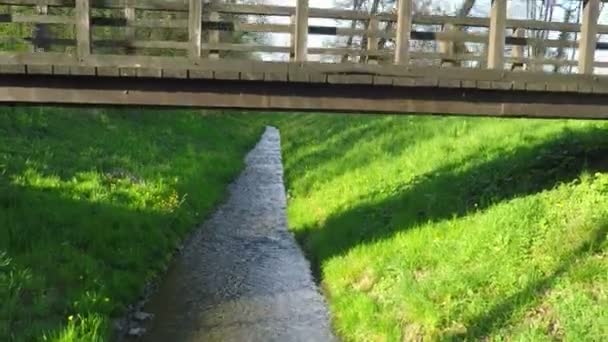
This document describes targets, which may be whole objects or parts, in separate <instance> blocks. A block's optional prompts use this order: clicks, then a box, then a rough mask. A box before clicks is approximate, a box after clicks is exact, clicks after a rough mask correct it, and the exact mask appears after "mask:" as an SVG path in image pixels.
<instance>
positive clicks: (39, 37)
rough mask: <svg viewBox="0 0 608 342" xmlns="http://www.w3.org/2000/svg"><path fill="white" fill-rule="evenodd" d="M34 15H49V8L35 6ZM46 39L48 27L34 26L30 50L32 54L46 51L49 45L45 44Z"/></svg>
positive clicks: (46, 6) (43, 25) (44, 25)
mask: <svg viewBox="0 0 608 342" xmlns="http://www.w3.org/2000/svg"><path fill="white" fill-rule="evenodd" d="M36 14H38V15H47V14H49V6H48V5H37V6H36ZM46 38H48V25H46V24H36V25H35V26H34V40H33V42H32V43H33V46H32V50H33V52H44V51H45V50H48V48H49V47H50V44H49V43H47V42H45V41H44V40H45V39H46Z"/></svg>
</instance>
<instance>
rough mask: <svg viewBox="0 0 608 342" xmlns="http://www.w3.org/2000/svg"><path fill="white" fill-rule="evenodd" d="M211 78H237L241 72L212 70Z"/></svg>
mask: <svg viewBox="0 0 608 342" xmlns="http://www.w3.org/2000/svg"><path fill="white" fill-rule="evenodd" d="M213 78H214V79H216V80H230V81H232V80H239V79H240V78H241V73H240V72H238V71H214V72H213Z"/></svg>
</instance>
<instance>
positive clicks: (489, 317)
mask: <svg viewBox="0 0 608 342" xmlns="http://www.w3.org/2000/svg"><path fill="white" fill-rule="evenodd" d="M606 234H608V224H607V223H604V224H603V225H601V226H600V227H599V228H597V229H596V230H595V231H594V233H593V236H591V238H590V239H589V240H588V241H586V242H585V243H583V244H582V245H581V246H580V247H578V248H577V249H576V250H575V251H573V252H572V253H571V254H569V255H568V256H567V257H566V258H565V259H564V260H563V261H562V262H561V264H560V266H559V267H557V268H556V269H555V270H554V271H553V272H552V273H551V274H549V275H548V276H546V277H544V278H542V279H540V280H537V281H535V282H532V283H530V284H528V285H527V286H526V287H525V288H523V289H522V290H521V291H519V292H517V293H515V294H513V295H511V296H509V297H507V298H505V299H503V300H502V301H500V303H499V304H497V305H495V306H494V307H492V308H490V310H488V311H486V312H484V313H483V314H481V315H479V316H477V317H474V318H472V319H470V320H469V322H468V323H467V324H466V325H467V326H468V327H470V329H469V330H468V332H467V333H466V334H462V335H452V336H446V339H447V340H462V339H468V340H471V341H477V340H480V339H481V338H483V337H485V336H487V335H489V334H491V333H492V332H494V331H497V330H498V329H500V328H503V327H504V326H505V325H506V323H507V322H508V320H509V318H511V316H512V315H513V313H515V311H516V310H517V309H519V308H522V307H527V306H529V305H531V304H533V303H536V302H538V301H539V300H540V299H541V298H542V295H543V293H545V292H546V291H548V290H550V289H551V288H553V286H554V285H555V283H556V282H557V280H558V279H559V278H560V277H562V276H563V275H565V274H567V273H568V272H569V271H570V270H571V269H572V267H573V266H574V265H575V264H576V263H577V262H578V261H580V260H583V258H585V257H588V256H590V255H593V254H596V253H599V252H601V250H602V243H603V242H604V240H605V239H606Z"/></svg>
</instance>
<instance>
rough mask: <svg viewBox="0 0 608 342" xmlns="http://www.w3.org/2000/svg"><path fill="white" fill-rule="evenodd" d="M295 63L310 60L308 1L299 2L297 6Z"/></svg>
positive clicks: (299, 0) (300, 0)
mask: <svg viewBox="0 0 608 342" xmlns="http://www.w3.org/2000/svg"><path fill="white" fill-rule="evenodd" d="M294 50H295V51H294V54H295V61H296V62H306V59H307V58H308V0H298V2H297V5H296V27H295V49H294Z"/></svg>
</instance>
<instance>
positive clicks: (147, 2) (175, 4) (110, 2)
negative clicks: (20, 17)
mask: <svg viewBox="0 0 608 342" xmlns="http://www.w3.org/2000/svg"><path fill="white" fill-rule="evenodd" d="M74 1H78V0H1V1H0V5H21V6H24V5H30V6H33V5H48V6H54V7H74ZM90 2H91V5H92V7H94V8H117V9H123V8H125V4H126V3H129V4H130V5H131V6H132V7H134V8H137V9H146V10H168V11H181V12H186V11H188V0H90Z"/></svg>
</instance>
